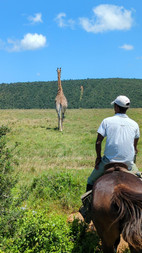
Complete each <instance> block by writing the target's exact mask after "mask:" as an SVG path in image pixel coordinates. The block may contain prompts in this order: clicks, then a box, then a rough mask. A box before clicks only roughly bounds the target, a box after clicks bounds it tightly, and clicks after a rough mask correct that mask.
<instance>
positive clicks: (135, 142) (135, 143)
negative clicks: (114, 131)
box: [134, 138, 139, 154]
mask: <svg viewBox="0 0 142 253" xmlns="http://www.w3.org/2000/svg"><path fill="white" fill-rule="evenodd" d="M138 140H139V138H136V139H134V149H135V153H136V154H137V153H138V150H137V144H138Z"/></svg>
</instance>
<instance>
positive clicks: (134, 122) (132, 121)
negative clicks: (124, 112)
mask: <svg viewBox="0 0 142 253" xmlns="http://www.w3.org/2000/svg"><path fill="white" fill-rule="evenodd" d="M127 120H128V121H129V122H130V123H131V124H132V125H134V126H136V127H138V123H137V122H136V121H135V120H133V119H131V118H129V117H128V118H127Z"/></svg>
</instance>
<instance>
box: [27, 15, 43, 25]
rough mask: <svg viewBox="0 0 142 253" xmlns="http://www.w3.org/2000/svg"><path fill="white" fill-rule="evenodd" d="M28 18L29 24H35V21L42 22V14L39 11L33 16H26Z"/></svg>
mask: <svg viewBox="0 0 142 253" xmlns="http://www.w3.org/2000/svg"><path fill="white" fill-rule="evenodd" d="M28 20H29V21H30V22H31V24H36V23H42V22H43V21H42V14H41V13H36V14H35V15H34V16H30V17H28Z"/></svg>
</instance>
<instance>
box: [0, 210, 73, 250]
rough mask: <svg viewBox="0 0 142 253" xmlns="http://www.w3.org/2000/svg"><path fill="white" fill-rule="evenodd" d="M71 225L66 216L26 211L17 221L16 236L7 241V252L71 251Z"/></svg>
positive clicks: (5, 248)
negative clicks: (49, 215) (50, 215)
mask: <svg viewBox="0 0 142 253" xmlns="http://www.w3.org/2000/svg"><path fill="white" fill-rule="evenodd" d="M69 235H70V227H69V226H68V224H67V222H66V220H65V218H63V217H58V216H57V215H56V216H52V217H48V216H47V214H46V213H42V212H35V211H31V210H29V211H25V213H24V214H23V217H21V218H20V219H19V220H18V221H17V231H16V233H15V237H13V238H9V239H7V240H6V241H5V246H3V248H2V249H3V250H4V251H5V252H14V253H16V252H37V253H39V252H56V253H58V252H60V253H61V252H71V250H72V248H73V242H72V240H70V236H69Z"/></svg>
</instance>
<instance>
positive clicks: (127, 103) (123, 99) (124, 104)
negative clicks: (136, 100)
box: [111, 95, 130, 108]
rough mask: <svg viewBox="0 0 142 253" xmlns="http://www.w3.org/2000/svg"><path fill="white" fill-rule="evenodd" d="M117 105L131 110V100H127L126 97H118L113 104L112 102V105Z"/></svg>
mask: <svg viewBox="0 0 142 253" xmlns="http://www.w3.org/2000/svg"><path fill="white" fill-rule="evenodd" d="M113 104H117V105H119V106H121V107H124V108H129V107H130V99H129V98H127V97H126V96H122V95H120V96H118V97H117V98H116V99H115V100H114V101H113V102H111V105H113Z"/></svg>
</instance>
